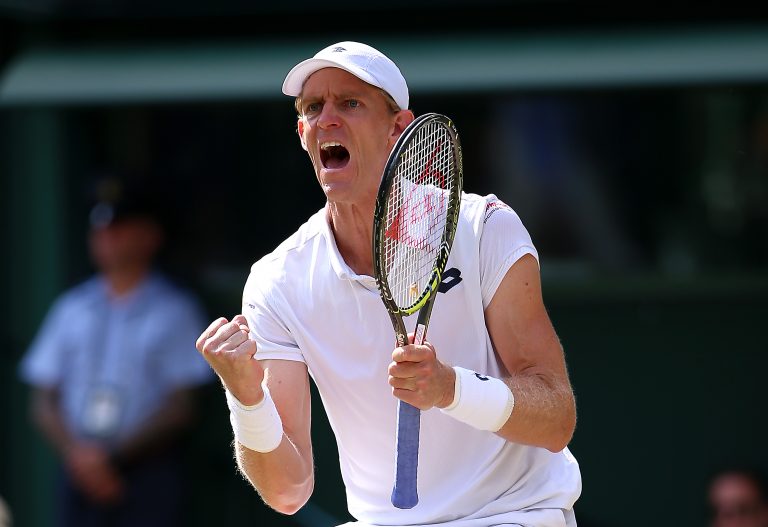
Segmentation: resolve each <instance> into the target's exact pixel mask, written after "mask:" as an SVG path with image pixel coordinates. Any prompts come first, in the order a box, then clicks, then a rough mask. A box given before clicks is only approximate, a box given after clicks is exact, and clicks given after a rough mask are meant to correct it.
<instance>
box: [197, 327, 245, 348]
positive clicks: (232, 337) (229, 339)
mask: <svg viewBox="0 0 768 527" xmlns="http://www.w3.org/2000/svg"><path fill="white" fill-rule="evenodd" d="M247 338H248V331H246V330H243V329H240V326H239V325H238V324H236V323H235V322H228V323H226V324H224V325H222V326H220V327H219V329H217V330H216V333H215V334H214V335H213V336H212V337H210V338H209V339H208V340H206V341H205V343H204V344H203V354H206V353H208V354H210V353H214V354H215V353H220V352H222V351H231V350H232V349H234V348H236V347H237V346H239V345H240V344H241V343H242V342H243V341H244V340H245V339H247Z"/></svg>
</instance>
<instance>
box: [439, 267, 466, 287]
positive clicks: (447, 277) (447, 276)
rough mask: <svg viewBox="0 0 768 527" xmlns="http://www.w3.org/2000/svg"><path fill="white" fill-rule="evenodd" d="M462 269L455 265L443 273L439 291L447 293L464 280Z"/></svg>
mask: <svg viewBox="0 0 768 527" xmlns="http://www.w3.org/2000/svg"><path fill="white" fill-rule="evenodd" d="M462 280H463V279H462V278H461V271H459V270H458V269H457V268H455V267H451V268H450V269H448V270H446V271H445V272H444V273H443V281H442V282H440V285H439V286H437V292H438V293H447V292H448V291H450V290H451V289H453V288H454V287H456V286H457V285H459V283H460V282H461V281H462Z"/></svg>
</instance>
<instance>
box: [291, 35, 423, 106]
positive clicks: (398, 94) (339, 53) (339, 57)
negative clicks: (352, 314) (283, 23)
mask: <svg viewBox="0 0 768 527" xmlns="http://www.w3.org/2000/svg"><path fill="white" fill-rule="evenodd" d="M323 68H341V69H343V70H346V71H348V72H349V73H351V74H352V75H354V76H355V77H357V78H358V79H360V80H363V81H365V82H367V83H368V84H372V85H373V86H377V87H379V88H381V89H382V90H384V91H385V92H387V93H388V94H389V95H390V96H391V97H392V98H393V99H394V100H395V102H396V103H397V105H398V106H399V107H400V109H401V110H406V109H408V85H407V84H406V82H405V78H404V77H403V74H402V73H400V69H399V68H398V67H397V65H395V63H394V62H392V60H390V59H389V57H387V56H386V55H384V54H383V53H382V52H381V51H379V50H377V49H374V48H372V47H371V46H368V45H366V44H361V43H359V42H339V43H337V44H332V45H330V46H328V47H327V48H325V49H321V50H320V51H318V52H317V54H316V55H315V56H314V57H312V58H311V59H307V60H305V61H303V62H299V63H298V64H296V66H294V67H293V69H292V70H291V71H289V72H288V75H287V76H286V77H285V81H283V93H284V94H286V95H291V96H293V97H298V96H299V95H300V94H301V90H302V88H303V87H304V82H305V81H306V80H307V78H308V77H309V76H310V75H312V74H313V73H314V72H316V71H317V70H320V69H323Z"/></svg>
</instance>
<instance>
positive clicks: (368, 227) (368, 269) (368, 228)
mask: <svg viewBox="0 0 768 527" xmlns="http://www.w3.org/2000/svg"><path fill="white" fill-rule="evenodd" d="M373 209H374V207H373V205H371V207H369V208H368V207H366V208H361V207H359V206H357V205H346V204H339V203H329V204H328V222H329V223H330V225H331V231H332V232H333V236H334V238H335V239H336V247H338V248H339V253H340V254H341V257H342V258H344V261H345V262H346V263H347V265H348V266H349V267H350V269H352V270H353V271H354V272H355V273H357V274H360V275H369V276H373V253H372V249H371V245H372V244H373Z"/></svg>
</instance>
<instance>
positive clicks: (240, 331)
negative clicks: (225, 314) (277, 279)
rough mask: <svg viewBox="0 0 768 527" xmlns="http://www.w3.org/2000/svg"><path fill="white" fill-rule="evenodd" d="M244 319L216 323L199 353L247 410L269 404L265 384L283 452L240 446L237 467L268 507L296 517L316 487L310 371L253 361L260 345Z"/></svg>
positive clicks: (296, 364) (288, 363)
mask: <svg viewBox="0 0 768 527" xmlns="http://www.w3.org/2000/svg"><path fill="white" fill-rule="evenodd" d="M248 333H249V329H248V326H247V321H246V319H245V317H244V316H242V315H237V316H236V317H235V318H234V319H233V320H232V322H228V321H227V320H226V319H224V318H220V319H218V320H216V321H214V322H213V323H212V324H211V325H210V326H209V327H208V329H206V330H205V331H204V332H203V334H202V335H201V336H200V338H199V339H198V341H197V349H198V350H199V351H200V353H202V355H203V357H204V358H205V360H207V361H208V363H209V364H210V365H211V367H213V369H214V370H215V371H216V373H217V374H218V375H219V378H220V379H221V382H222V384H223V385H224V387H225V388H226V389H227V390H229V392H230V393H231V394H232V395H233V396H234V397H235V398H236V399H237V400H238V401H240V403H242V404H243V405H246V406H251V405H255V404H258V403H259V402H261V401H263V400H264V390H263V389H262V380H266V383H267V387H268V388H269V392H270V394H271V396H272V399H273V400H274V402H275V407H276V408H277V412H278V413H279V414H280V419H281V420H282V425H283V436H282V440H281V441H280V444H279V445H278V447H277V448H276V449H274V450H272V451H270V452H266V453H261V452H256V451H254V450H251V449H249V448H247V447H245V446H243V445H241V444H240V443H237V442H236V444H235V456H236V459H237V465H238V467H239V468H240V471H241V472H242V473H243V475H244V476H245V477H246V479H247V480H248V481H249V482H250V483H251V485H253V487H254V488H255V489H256V491H257V492H258V493H259V495H260V496H261V498H262V499H263V500H264V502H265V503H266V504H267V505H269V506H270V507H272V508H273V509H275V510H276V511H278V512H282V513H284V514H293V513H295V512H296V511H297V510H299V509H300V508H301V507H302V506H303V505H304V504H305V503H306V502H307V500H308V499H309V496H310V495H311V494H312V489H313V487H314V469H313V461H312V442H311V439H310V426H311V423H310V416H311V414H310V392H309V375H308V373H307V367H306V365H305V364H303V363H301V362H295V361H284V360H265V361H257V360H253V355H254V354H255V353H256V343H255V342H254V341H252V340H250V339H249V338H248Z"/></svg>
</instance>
